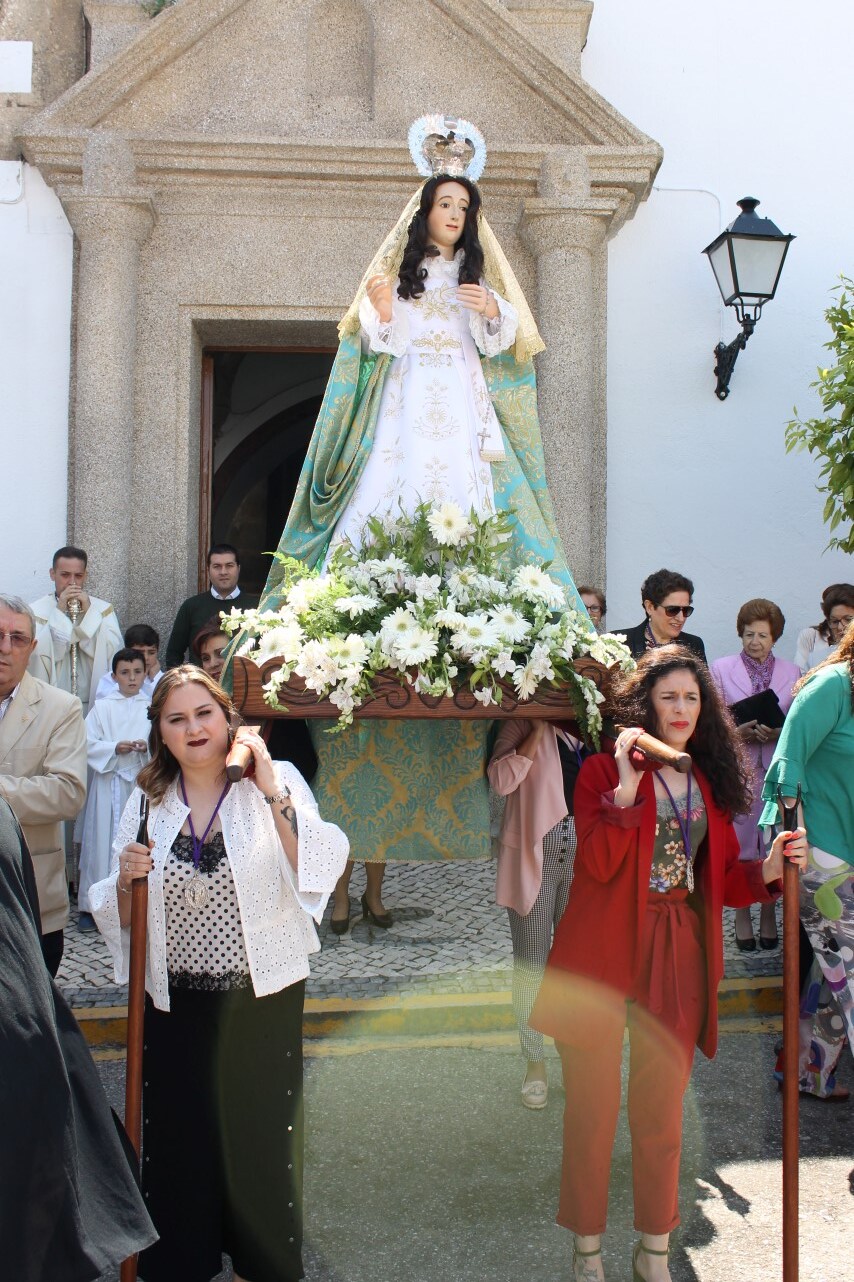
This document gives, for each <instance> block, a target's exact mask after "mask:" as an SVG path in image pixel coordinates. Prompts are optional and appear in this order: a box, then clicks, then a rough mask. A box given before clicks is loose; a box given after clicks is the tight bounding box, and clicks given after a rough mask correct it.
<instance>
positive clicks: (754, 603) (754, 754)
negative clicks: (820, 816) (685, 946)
mask: <svg viewBox="0 0 854 1282" xmlns="http://www.w3.org/2000/svg"><path fill="white" fill-rule="evenodd" d="M785 625H786V620H785V618H784V617H783V611H782V610H781V609H780V607H779V606H778V605H775V604H774V602H773V601H767V600H766V599H765V598H764V597H755V598H754V599H753V600H751V601H745V603H744V605H743V606H742V607H741V609H740V610H739V612H738V617H737V619H736V622H735V626H736V631H737V632H738V635H739V636H740V637H741V645H742V648H741V650H740V652H739V653H738V654H728V655H727V656H726V657H725V658H723V659H716V660H715V662H714V663H713V664H712V667H711V673H712V676H713V677H714V679H715V683H716V685H717V687H718V689H719V690H720V692H721V695H722V696H723V699H724V701H725V702H726V703H727V704H733V703H738V702H739V701H740V700H741V699H748V698H750V696H751V695H755V694H761V693H762V691H763V690H773V692H774V694H776V696H777V700H778V702H779V704H780V710H781V711H782V712H784V713H785V712H788V710H789V708H790V706H791V703H792V697H793V694H792V691H793V687H794V685H795V682H796V681H799V680H800V675H801V674H800V669H799V668H798V667H797V665H796V664H794V663H788V662H787V661H786V660H785V659H778V658H777V657H776V655H775V654H774V652H773V647H774V645H775V644H776V643H777V642H778V641H779V640H780V637H781V636H782V635H783V628H784V627H785ZM738 734H739V736H740V738H741V741H742V743H743V744H744V745H745V748H746V753H747V756H748V758H749V759H750V762H751V765H752V768H753V782H752V792H753V805H752V806H751V808H750V811H749V813H748V814H745V815H740V816H739V817H738V818H737V819H736V821H735V831H736V836H737V837H738V840H739V845H740V846H741V858H742V859H748V860H753V859H764V858H765V849H764V846H763V844H762V838H761V835H760V831H759V826H758V825H759V815H760V813H761V811H762V785H763V783H764V782H765V772H766V771H767V769H768V767H769V766H770V764H771V758H772V757H773V756H774V745H775V744H776V742H777V740H778V739H779V737H780V727H778V728H776V729H774V728H772V727H771V726H766V725H763V724H762V723H761V722H760V721H757V720H748V721H746V722H745V723H744V724H743V725H740V726H739V727H738ZM735 942H736V943H737V944H738V946H739V948H740V949H741V950H742V952H752V951H753V950H754V949H755V948H756V940H755V939H754V938H753V922H752V920H751V916H750V909H749V908H738V909H736V914H735ZM777 942H778V940H777V922H776V917H775V910H774V904H773V903H767V904H763V905H762V907H761V908H760V911H759V943H760V946H761V947H762V948H776V946H777Z"/></svg>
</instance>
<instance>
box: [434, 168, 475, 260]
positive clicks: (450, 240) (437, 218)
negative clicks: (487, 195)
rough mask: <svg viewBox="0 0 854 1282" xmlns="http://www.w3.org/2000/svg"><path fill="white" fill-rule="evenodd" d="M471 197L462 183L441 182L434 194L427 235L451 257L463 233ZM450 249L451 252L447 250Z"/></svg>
mask: <svg viewBox="0 0 854 1282" xmlns="http://www.w3.org/2000/svg"><path fill="white" fill-rule="evenodd" d="M470 204H471V197H470V196H469V194H468V192H467V191H466V189H465V187H464V186H463V185H462V183H457V182H446V183H440V184H439V186H438V187H437V188H436V191H435V193H434V195H433V208H432V209H431V210H430V213H429V214H428V215H427V236H428V239H429V240H430V243H431V244H432V245H435V246H436V247H437V248H438V249H439V250H440V251H445V254H444V256H445V257H451V256H452V255H453V250H454V249H455V247H456V244H457V241H458V240H459V239H460V237H461V236H462V234H463V227H464V226H465V221H466V213H467V212H468V207H469V205H470ZM448 250H450V251H451V254H448V253H447V251H448Z"/></svg>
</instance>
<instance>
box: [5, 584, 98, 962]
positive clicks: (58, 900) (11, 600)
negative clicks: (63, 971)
mask: <svg viewBox="0 0 854 1282" xmlns="http://www.w3.org/2000/svg"><path fill="white" fill-rule="evenodd" d="M35 645H36V620H35V615H34V614H33V611H32V610H31V609H30V607H29V606H28V605H27V604H26V602H25V601H22V600H21V599H20V598H19V597H14V596H3V595H0V797H3V798H5V800H6V801H8V803H9V805H10V806H11V807H12V810H13V811H14V812H15V816H16V818H17V820H18V822H19V824H20V825H21V827H22V828H23V830H24V836H25V837H26V839H27V845H28V846H29V848H30V854H31V855H32V857H33V866H34V868H35V871H36V884H37V886H38V892H39V907H40V910H41V931H42V952H43V953H44V957H45V961H46V962H47V966H48V970H49V971H50V973H51V974H52V975H55V974H56V972H57V970H58V969H59V963H60V961H61V960H62V946H63V929H64V927H65V923H66V921H67V920H68V885H67V883H66V879H65V853H64V851H63V843H62V820H63V819H74V817H75V816H76V815H77V813H78V811H79V810H80V809H81V808H82V806H83V802H84V801H85V800H86V729H85V727H84V725H83V710H82V708H81V706H80V700H79V699H78V698H76V697H75V696H74V695H73V694H68V693H67V692H66V691H65V690H58V689H56V688H55V687H54V686H50V685H47V684H46V682H44V681H39V680H38V679H37V678H36V677H34V676H32V675H31V674H30V673H29V672H28V671H27V664H28V662H29V660H30V656H31V655H32V653H33V650H34V649H35Z"/></svg>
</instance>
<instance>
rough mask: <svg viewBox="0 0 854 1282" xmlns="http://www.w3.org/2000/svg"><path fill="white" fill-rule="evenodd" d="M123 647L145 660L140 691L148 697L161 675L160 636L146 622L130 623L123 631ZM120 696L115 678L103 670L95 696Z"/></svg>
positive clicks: (119, 697)
mask: <svg viewBox="0 0 854 1282" xmlns="http://www.w3.org/2000/svg"><path fill="white" fill-rule="evenodd" d="M125 647H126V648H127V649H128V650H138V651H139V653H140V654H141V655H142V657H143V659H144V660H145V676H144V677H143V679H142V693H143V694H147V695H148V697H149V699H150V698H151V696H152V695H153V694H154V687H155V686H156V685H157V682H158V681H159V680H160V678H161V677H162V676H163V671H162V669H161V667H160V637H159V636H158V634H157V633H156V632H155V630H154V628H151V627H149V625H148V624H147V623H132V624H131V626H130V627H129V628H128V629H127V630H126V631H125ZM121 697H122V696H121V694H120V693H119V687H118V685H117V684H116V678H115V677H114V676H113V674H112V672H105V673H104V675H103V676H102V677H101V680H100V681H99V682H98V688H97V690H96V691H95V698H96V699H121Z"/></svg>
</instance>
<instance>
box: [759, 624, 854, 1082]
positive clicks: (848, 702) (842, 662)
mask: <svg viewBox="0 0 854 1282" xmlns="http://www.w3.org/2000/svg"><path fill="white" fill-rule="evenodd" d="M799 787H800V791H801V795H802V797H803V816H804V821H805V822H806V824H807V825H808V831H809V836H810V849H809V863H808V867H807V871H806V873H805V874H804V877H803V880H802V882H801V922H802V923H803V926H804V929H805V931H806V933H807V936H808V938H809V941H810V943H811V944H812V948H813V952H814V954H815V960H814V964H813V970H812V972H811V974H810V975H808V976H807V978H806V982H805V984H804V987H803V989H802V1021H801V1079H800V1089H801V1093H802V1094H805V1095H814V1096H818V1097H819V1098H821V1099H825V1100H839V1099H847V1098H848V1092H847V1091H845V1090H843V1089H841V1088H837V1087H836V1085H835V1070H836V1065H837V1063H838V1062H839V1057H840V1055H841V1054H842V1050H843V1048H844V1046H845V1041H846V1038H847V1040H848V1043H849V1045H850V1047H851V1050H852V1052H854V622H852V623H849V625H848V630H847V631H846V633H845V635H844V636H843V638H842V640H841V641H840V643H839V646H838V648H837V649H836V650H835V651H834V652H833V653H832V654H831V655H829V656H828V658H826V659H825V660H824V661H823V662H822V663H819V664H818V665H817V666H816V667H815V668H813V669H812V670H811V671H810V672H808V673H807V675H806V676H805V677H802V678H801V680H800V681H799V682H798V684H797V686H796V687H795V701H794V703H793V704H792V706H791V708H790V709H789V712H788V715H787V717H786V724H785V725H784V726H783V729H782V731H781V733H780V738H779V739H778V740H777V747H776V749H775V752H774V757H773V759H772V761H771V764H770V766H769V767H768V773H767V775H766V776H765V786H764V788H763V794H762V795H763V797H764V798H765V802H766V805H765V809H764V811H763V812H762V817H761V820H760V823H762V824H764V825H767V826H770V825H773V824H775V823H776V822H777V820H778V817H779V816H778V813H777V810H778V807H777V789H778V788H779V789H780V791H781V793H782V795H783V798H784V799H785V800H787V801H789V802H790V803H791V802H792V801H793V800H794V798H795V797H796V795H797V792H798V788H799ZM822 979H823V980H824V985H825V986H826V994H825V995H824V996H823V995H822V994H821V992H820V991H819V990H820V989H821V987H822V984H821V981H822ZM811 992H812V996H810V993H811ZM822 1007H825V1008H826V1009H824V1010H823V1009H821V1008H822ZM810 1008H812V1009H810ZM828 1010H829V1012H830V1017H829V1018H828V1017H827V1013H828ZM813 1017H815V1020H816V1023H815V1024H813Z"/></svg>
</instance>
